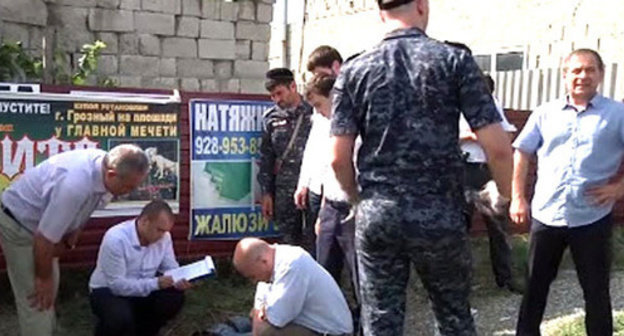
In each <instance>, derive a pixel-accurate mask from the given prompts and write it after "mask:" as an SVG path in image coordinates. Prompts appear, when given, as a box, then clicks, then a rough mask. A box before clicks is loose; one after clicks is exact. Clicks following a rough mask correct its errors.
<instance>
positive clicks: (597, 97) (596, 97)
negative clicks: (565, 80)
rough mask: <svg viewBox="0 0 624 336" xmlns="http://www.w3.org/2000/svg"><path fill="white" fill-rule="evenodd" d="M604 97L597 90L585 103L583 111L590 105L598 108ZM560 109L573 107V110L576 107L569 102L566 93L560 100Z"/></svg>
mask: <svg viewBox="0 0 624 336" xmlns="http://www.w3.org/2000/svg"><path fill="white" fill-rule="evenodd" d="M604 99H605V98H604V97H603V96H602V95H601V94H600V93H599V92H596V94H595V95H594V97H593V98H592V99H591V100H590V101H589V103H588V104H587V108H585V111H587V110H588V109H589V108H590V107H591V108H593V109H596V108H600V106H601V105H602V103H603V102H604ZM561 109H562V110H566V109H573V110H575V111H576V107H574V105H572V104H570V96H569V95H566V96H565V97H564V98H563V99H562V100H561ZM581 112H583V111H581Z"/></svg>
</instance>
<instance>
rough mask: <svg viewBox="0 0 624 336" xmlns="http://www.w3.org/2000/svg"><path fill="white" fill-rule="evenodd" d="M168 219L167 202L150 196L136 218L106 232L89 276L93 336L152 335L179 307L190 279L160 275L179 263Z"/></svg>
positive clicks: (168, 209)
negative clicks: (150, 198)
mask: <svg viewBox="0 0 624 336" xmlns="http://www.w3.org/2000/svg"><path fill="white" fill-rule="evenodd" d="M173 224H174V218H173V212H172V211H171V208H170V207H169V205H167V203H166V202H164V201H162V200H155V201H152V202H150V203H149V204H147V205H146V206H145V207H144V208H143V211H142V212H141V214H140V215H139V217H138V218H136V219H131V220H127V221H125V222H122V223H120V224H117V225H115V226H113V227H112V228H110V229H108V231H106V234H105V235H104V238H103V240H102V244H101V245H100V251H99V253H98V259H97V265H96V267H95V271H93V274H91V280H90V281H89V290H90V292H91V294H90V301H91V309H92V310H93V314H94V315H95V316H96V317H97V318H98V322H97V326H96V330H95V334H96V335H98V336H116V335H157V334H158V330H159V329H160V328H161V327H162V326H163V325H164V324H165V323H166V322H167V321H168V320H170V319H172V318H173V317H174V316H175V315H176V314H177V313H178V312H179V311H180V309H181V308H182V304H183V302H184V294H183V292H182V291H183V290H185V289H188V288H189V287H190V284H189V283H188V282H187V281H186V280H181V281H180V282H178V283H175V284H174V282H173V280H172V278H171V276H164V275H159V273H161V274H162V273H164V272H166V271H168V270H171V269H174V268H178V267H179V265H178V262H177V261H176V259H175V255H174V252H173V244H172V241H171V235H170V234H169V231H171V228H172V227H173Z"/></svg>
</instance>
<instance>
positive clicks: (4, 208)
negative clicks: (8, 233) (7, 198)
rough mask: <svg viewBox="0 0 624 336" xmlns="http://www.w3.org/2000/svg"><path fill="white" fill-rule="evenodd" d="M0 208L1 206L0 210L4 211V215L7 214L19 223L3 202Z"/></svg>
mask: <svg viewBox="0 0 624 336" xmlns="http://www.w3.org/2000/svg"><path fill="white" fill-rule="evenodd" d="M0 208H2V212H4V214H5V215H7V216H9V218H11V219H13V220H14V221H16V222H17V223H19V221H18V220H17V218H15V216H14V215H13V213H12V212H11V210H9V208H7V207H6V206H5V205H4V204H0Z"/></svg>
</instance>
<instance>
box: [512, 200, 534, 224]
mask: <svg viewBox="0 0 624 336" xmlns="http://www.w3.org/2000/svg"><path fill="white" fill-rule="evenodd" d="M530 211H531V208H530V206H529V203H528V202H527V200H526V199H525V198H524V197H514V198H512V199H511V204H510V205H509V217H510V218H511V220H512V221H513V222H514V223H516V224H518V225H524V224H526V223H528V222H529V215H530Z"/></svg>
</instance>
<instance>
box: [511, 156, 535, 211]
mask: <svg viewBox="0 0 624 336" xmlns="http://www.w3.org/2000/svg"><path fill="white" fill-rule="evenodd" d="M529 161H530V157H529V155H528V154H526V153H523V152H522V151H520V150H516V151H515V152H514V160H513V162H514V165H513V178H512V182H511V197H512V198H515V199H521V198H522V199H523V198H525V197H526V178H527V175H528V173H529Z"/></svg>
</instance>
